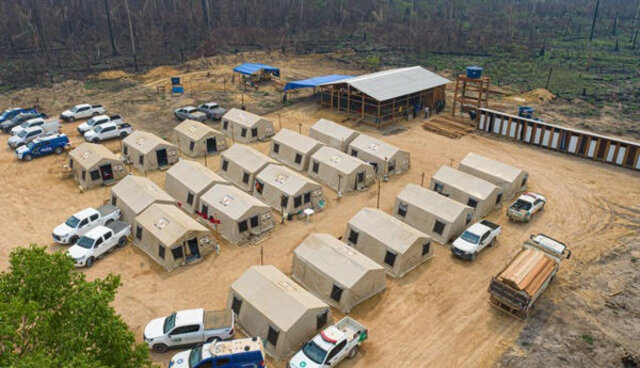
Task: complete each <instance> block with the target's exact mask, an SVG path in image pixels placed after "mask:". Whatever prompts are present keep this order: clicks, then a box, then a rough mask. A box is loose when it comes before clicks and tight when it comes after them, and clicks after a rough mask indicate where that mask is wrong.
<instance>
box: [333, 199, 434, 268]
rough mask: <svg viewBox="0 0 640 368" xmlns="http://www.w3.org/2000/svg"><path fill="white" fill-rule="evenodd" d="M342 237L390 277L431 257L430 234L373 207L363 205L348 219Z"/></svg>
mask: <svg viewBox="0 0 640 368" xmlns="http://www.w3.org/2000/svg"><path fill="white" fill-rule="evenodd" d="M343 239H344V241H345V242H347V244H349V245H350V246H352V247H354V248H356V249H357V250H359V251H360V252H362V253H363V254H364V255H366V256H367V257H369V258H371V259H372V260H374V261H375V262H377V263H378V264H380V265H381V266H383V267H384V268H385V269H386V270H387V273H388V274H389V275H391V276H394V277H402V276H404V275H405V274H406V273H407V272H409V271H411V270H412V269H414V268H415V267H417V266H419V265H420V264H421V263H422V262H424V261H426V260H427V259H429V258H431V257H433V247H432V246H431V238H430V237H429V236H428V235H426V234H425V233H423V232H421V231H419V230H417V229H415V228H413V227H412V226H409V225H407V224H405V223H404V222H402V221H400V220H398V219H396V218H394V217H393V216H391V215H389V214H387V213H385V212H382V211H380V210H378V209H375V208H367V207H365V208H363V209H361V210H360V211H358V213H356V215H355V216H353V217H352V218H351V220H349V223H348V224H347V229H346V232H345V234H344V238H343Z"/></svg>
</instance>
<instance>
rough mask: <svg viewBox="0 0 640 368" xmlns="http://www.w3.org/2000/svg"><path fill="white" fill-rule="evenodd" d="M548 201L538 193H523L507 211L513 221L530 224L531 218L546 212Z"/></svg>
mask: <svg viewBox="0 0 640 368" xmlns="http://www.w3.org/2000/svg"><path fill="white" fill-rule="evenodd" d="M545 203H547V199H546V198H545V197H544V196H543V195H542V194H538V193H533V192H526V193H522V194H521V195H520V197H518V199H516V201H515V202H513V204H512V205H511V206H509V209H508V210H507V217H509V218H510V219H511V220H513V221H519V222H528V221H529V220H531V217H532V216H533V215H535V214H536V212H540V211H542V210H544V205H545Z"/></svg>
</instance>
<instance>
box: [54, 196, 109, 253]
mask: <svg viewBox="0 0 640 368" xmlns="http://www.w3.org/2000/svg"><path fill="white" fill-rule="evenodd" d="M119 219H120V209H119V208H118V207H116V206H113V205H110V204H105V205H103V206H100V207H98V208H97V209H95V208H91V207H89V208H85V209H84V210H82V211H79V212H76V213H74V214H73V215H72V216H71V217H69V218H68V219H67V220H66V221H65V222H64V223H62V224H60V225H58V226H56V227H55V229H53V241H55V242H56V243H58V244H75V242H76V241H78V239H80V237H81V236H83V235H84V234H86V233H88V232H89V231H91V229H93V228H95V227H97V226H101V225H108V224H110V223H111V222H113V221H116V220H119Z"/></svg>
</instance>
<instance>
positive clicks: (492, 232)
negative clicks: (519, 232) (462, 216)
mask: <svg viewBox="0 0 640 368" xmlns="http://www.w3.org/2000/svg"><path fill="white" fill-rule="evenodd" d="M501 232H502V227H501V226H500V225H498V224H494V223H493V222H491V221H488V220H482V221H480V222H476V223H475V224H473V225H471V226H469V228H468V229H467V230H465V232H463V233H462V235H460V236H459V237H458V239H456V240H455V241H454V242H453V244H452V245H451V253H453V254H454V255H455V256H457V257H459V258H462V259H466V260H469V261H473V260H474V259H476V256H477V255H478V253H480V251H481V250H483V249H484V248H486V247H490V246H492V245H493V244H494V243H495V241H496V238H497V237H498V235H500V233H501Z"/></svg>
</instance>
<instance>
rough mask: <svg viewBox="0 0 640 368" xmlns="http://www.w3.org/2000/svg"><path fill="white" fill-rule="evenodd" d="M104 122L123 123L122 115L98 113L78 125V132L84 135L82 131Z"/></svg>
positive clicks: (84, 131)
mask: <svg viewBox="0 0 640 368" xmlns="http://www.w3.org/2000/svg"><path fill="white" fill-rule="evenodd" d="M106 123H116V124H122V123H124V120H122V117H121V116H120V115H111V116H108V115H98V116H94V117H92V118H91V119H89V120H87V121H86V122H84V123H82V124H80V125H78V133H80V134H82V135H84V133H86V132H88V131H90V130H93V129H95V128H97V127H98V126H100V125H102V124H106Z"/></svg>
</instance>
